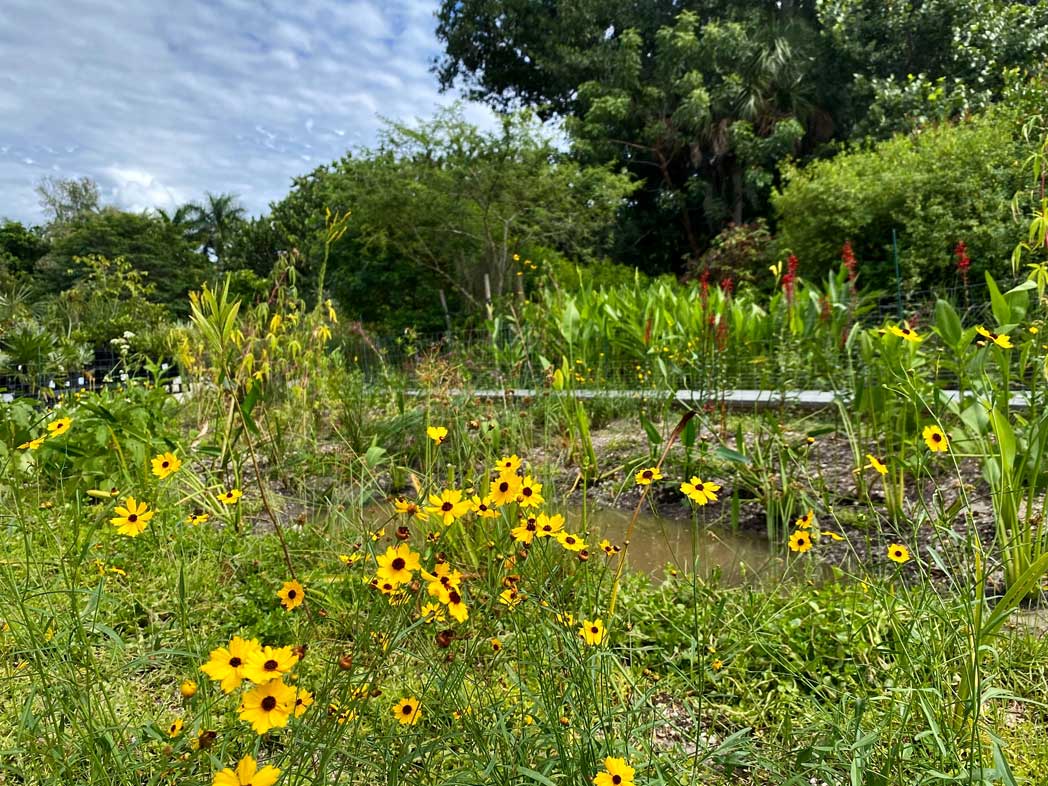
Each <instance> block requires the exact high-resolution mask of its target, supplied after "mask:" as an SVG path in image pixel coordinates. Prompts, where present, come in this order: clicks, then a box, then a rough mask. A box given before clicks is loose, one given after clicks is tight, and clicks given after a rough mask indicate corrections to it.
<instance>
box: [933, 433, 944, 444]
mask: <svg viewBox="0 0 1048 786" xmlns="http://www.w3.org/2000/svg"><path fill="white" fill-rule="evenodd" d="M940 439H942V435H941V434H932V441H934V442H938V441H939V440H940Z"/></svg>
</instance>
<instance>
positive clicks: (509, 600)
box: [499, 589, 524, 609]
mask: <svg viewBox="0 0 1048 786" xmlns="http://www.w3.org/2000/svg"><path fill="white" fill-rule="evenodd" d="M523 601H524V596H523V595H521V594H520V593H519V592H517V591H516V590H515V589H505V590H502V592H501V593H500V594H499V603H501V604H502V605H503V606H509V607H510V608H511V609H513V608H516V607H517V606H519V605H520V604H521V603H522V602H523Z"/></svg>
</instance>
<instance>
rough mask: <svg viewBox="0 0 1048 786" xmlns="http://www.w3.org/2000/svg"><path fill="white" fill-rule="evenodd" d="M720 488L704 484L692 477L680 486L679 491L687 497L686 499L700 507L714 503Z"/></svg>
mask: <svg viewBox="0 0 1048 786" xmlns="http://www.w3.org/2000/svg"><path fill="white" fill-rule="evenodd" d="M720 488H721V487H720V486H718V485H717V484H716V483H708V482H706V483H704V482H703V481H702V480H701V479H699V478H698V477H695V476H692V478H691V480H690V481H688V482H686V483H681V484H680V490H681V491H683V492H684V493H685V494H686V495H687V497H688V499H690V500H691V501H692V502H694V503H695V504H696V505H700V506H701V505H707V504H709V503H710V502H716V501H717V493H716V492H718V491H720Z"/></svg>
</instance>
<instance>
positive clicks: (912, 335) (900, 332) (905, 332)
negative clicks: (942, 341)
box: [888, 325, 924, 344]
mask: <svg viewBox="0 0 1048 786" xmlns="http://www.w3.org/2000/svg"><path fill="white" fill-rule="evenodd" d="M888 332H889V333H891V334H892V335H893V336H898V337H899V338H904V339H906V340H907V341H909V342H910V343H912V344H919V343H920V342H921V341H923V340H924V339H922V338H921V337H920V336H918V335H917V332H916V331H914V330H911V329H910V326H909V325H906V326H904V327H897V326H895V325H890V326H889V327H888Z"/></svg>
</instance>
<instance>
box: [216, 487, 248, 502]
mask: <svg viewBox="0 0 1048 786" xmlns="http://www.w3.org/2000/svg"><path fill="white" fill-rule="evenodd" d="M242 496H244V492H243V491H241V490H240V489H227V490H226V491H223V492H222V493H221V494H219V495H218V501H219V502H221V503H222V504H223V505H236V504H237V502H238V501H239V500H240V498H241V497H242Z"/></svg>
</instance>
